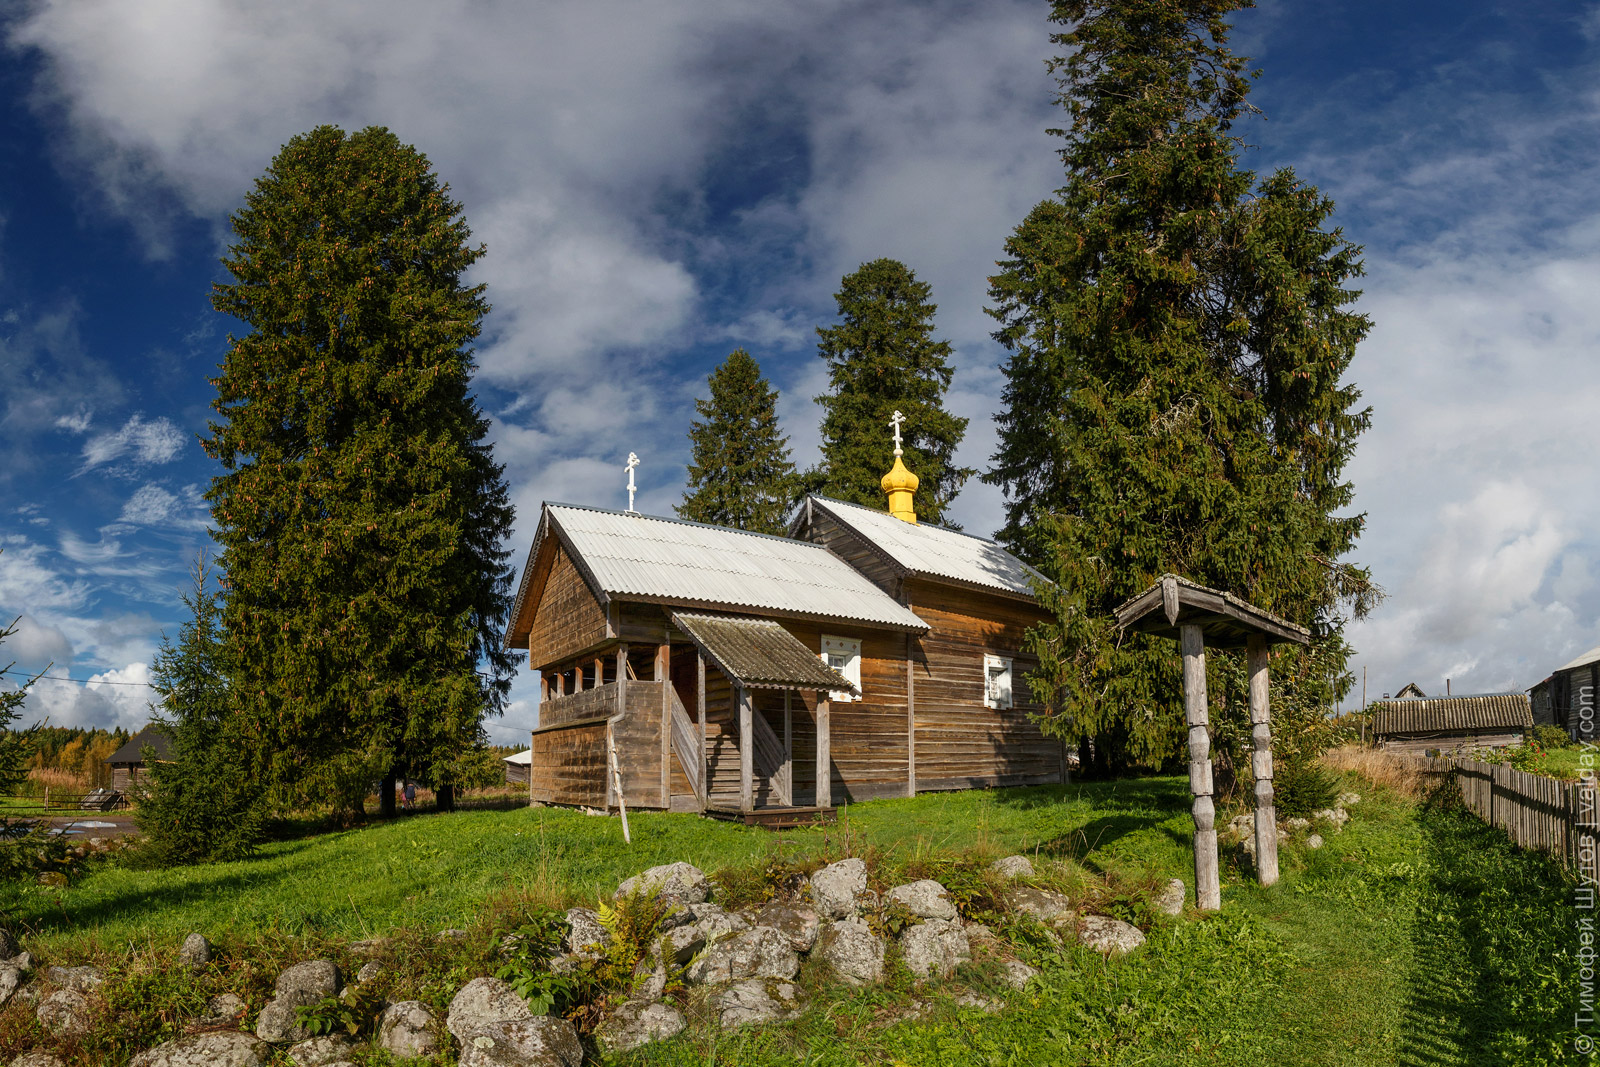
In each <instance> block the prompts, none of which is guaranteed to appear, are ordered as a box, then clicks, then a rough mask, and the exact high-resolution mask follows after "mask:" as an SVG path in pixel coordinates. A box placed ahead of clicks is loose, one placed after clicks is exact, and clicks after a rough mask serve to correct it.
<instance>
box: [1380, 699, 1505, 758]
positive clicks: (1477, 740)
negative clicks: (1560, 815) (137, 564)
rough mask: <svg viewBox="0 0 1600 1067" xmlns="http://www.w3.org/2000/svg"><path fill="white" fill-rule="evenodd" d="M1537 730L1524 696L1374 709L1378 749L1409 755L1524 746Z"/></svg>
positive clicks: (1398, 703)
mask: <svg viewBox="0 0 1600 1067" xmlns="http://www.w3.org/2000/svg"><path fill="white" fill-rule="evenodd" d="M1532 729H1533V709H1532V705H1531V704H1530V703H1529V701H1528V695H1527V694H1526V693H1480V694H1476V695H1473V696H1449V697H1427V698H1419V697H1408V698H1406V699H1403V700H1378V701H1374V702H1373V704H1372V733H1373V736H1374V737H1375V738H1376V739H1377V742H1378V746H1379V747H1380V748H1384V749H1387V750H1389V751H1391V752H1399V753H1404V754H1409V755H1418V756H1420V755H1424V754H1427V753H1430V752H1438V753H1441V754H1450V753H1456V752H1470V751H1472V750H1473V749H1479V748H1504V747H1506V746H1507V745H1517V744H1521V743H1522V742H1523V740H1524V739H1525V738H1526V737H1527V735H1528V732H1529V731H1530V730H1532Z"/></svg>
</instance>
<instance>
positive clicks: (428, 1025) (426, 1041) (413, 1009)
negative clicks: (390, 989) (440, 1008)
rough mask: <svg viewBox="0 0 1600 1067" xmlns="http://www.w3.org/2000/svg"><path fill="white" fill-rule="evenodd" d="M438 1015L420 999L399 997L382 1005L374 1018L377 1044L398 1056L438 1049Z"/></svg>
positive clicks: (426, 1052)
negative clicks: (395, 1002) (393, 1001)
mask: <svg viewBox="0 0 1600 1067" xmlns="http://www.w3.org/2000/svg"><path fill="white" fill-rule="evenodd" d="M438 1025H439V1017H438V1016H436V1015H434V1014H433V1009H432V1008H430V1007H428V1006H427V1005H426V1004H424V1003H422V1001H420V1000H402V1001H400V1002H399V1003H398V1004H391V1005H389V1006H388V1007H387V1008H384V1009H383V1014H382V1015H381V1016H379V1018H378V1035H377V1044H378V1047H379V1048H381V1049H384V1050H385V1051H388V1052H392V1053H394V1055H396V1056H398V1057H399V1058H401V1059H407V1058H411V1057H417V1056H432V1055H433V1054H434V1053H435V1052H438V1051H439V1036H438V1029H437V1028H438Z"/></svg>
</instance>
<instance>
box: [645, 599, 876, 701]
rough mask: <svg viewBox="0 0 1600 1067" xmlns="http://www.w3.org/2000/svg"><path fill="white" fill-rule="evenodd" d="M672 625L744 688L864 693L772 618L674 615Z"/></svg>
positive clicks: (687, 613) (696, 614) (681, 612)
mask: <svg viewBox="0 0 1600 1067" xmlns="http://www.w3.org/2000/svg"><path fill="white" fill-rule="evenodd" d="M672 622H673V624H674V625H676V626H677V627H678V629H680V630H682V631H683V632H684V633H685V634H687V635H688V636H689V640H690V641H693V642H694V644H695V646H696V647H697V648H699V649H700V651H701V652H704V653H705V654H706V656H707V657H709V658H710V660H711V662H712V663H715V664H716V665H717V669H718V670H720V671H721V672H722V673H723V674H725V675H727V676H728V677H729V678H731V679H733V681H735V682H737V683H738V684H740V685H744V686H749V687H752V688H756V689H826V690H829V691H830V692H831V691H835V690H843V691H847V692H851V693H859V692H860V690H859V689H857V688H856V687H855V686H854V685H853V684H851V682H850V681H849V679H847V678H845V677H844V675H842V674H840V673H839V672H838V671H836V670H834V669H833V668H832V667H829V666H828V665H827V664H826V663H823V662H822V660H821V659H820V658H819V657H818V656H817V654H816V653H815V652H813V651H811V650H810V649H809V648H807V647H806V646H805V645H802V644H801V643H800V642H799V641H798V640H797V639H796V638H795V636H794V634H792V633H790V632H789V631H788V630H785V629H784V628H783V627H782V626H781V625H780V624H779V623H778V622H776V621H774V620H772V619H752V618H749V617H744V618H741V617H739V616H736V615H701V614H698V613H694V612H687V611H675V612H673V613H672Z"/></svg>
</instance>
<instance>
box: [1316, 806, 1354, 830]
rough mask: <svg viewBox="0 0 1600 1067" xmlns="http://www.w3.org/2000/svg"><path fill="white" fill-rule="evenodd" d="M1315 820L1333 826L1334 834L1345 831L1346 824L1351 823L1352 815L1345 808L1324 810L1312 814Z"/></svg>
mask: <svg viewBox="0 0 1600 1067" xmlns="http://www.w3.org/2000/svg"><path fill="white" fill-rule="evenodd" d="M1311 818H1312V819H1313V820H1319V819H1320V820H1322V821H1324V822H1328V823H1331V824H1332V825H1333V830H1334V833H1338V832H1339V831H1340V830H1343V829H1344V824H1345V823H1347V822H1349V821H1350V813H1349V812H1347V811H1345V810H1344V809H1343V808H1322V809H1320V810H1318V811H1314V812H1312V813H1311Z"/></svg>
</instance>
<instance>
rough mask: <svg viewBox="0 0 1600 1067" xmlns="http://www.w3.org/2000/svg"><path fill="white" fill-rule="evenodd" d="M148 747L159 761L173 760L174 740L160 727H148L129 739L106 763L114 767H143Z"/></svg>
mask: <svg viewBox="0 0 1600 1067" xmlns="http://www.w3.org/2000/svg"><path fill="white" fill-rule="evenodd" d="M146 747H149V748H150V749H152V750H154V752H155V754H156V759H158V760H168V759H171V758H172V738H171V737H170V736H169V735H168V734H167V732H166V731H164V730H162V729H161V728H160V727H159V726H146V727H145V728H144V729H143V730H140V731H139V732H138V733H136V734H134V735H133V736H132V737H130V738H128V743H127V744H125V745H123V746H122V747H121V748H119V749H117V750H116V751H115V752H113V753H111V755H110V756H109V757H107V759H106V762H107V763H109V764H111V765H112V766H113V767H131V766H133V765H135V764H138V765H140V766H143V765H144V750H145V748H146Z"/></svg>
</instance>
